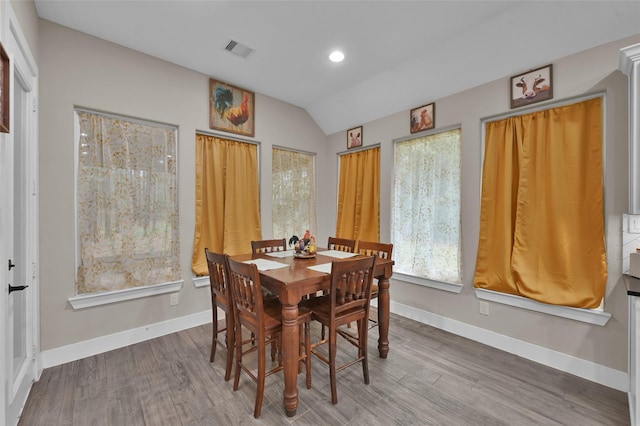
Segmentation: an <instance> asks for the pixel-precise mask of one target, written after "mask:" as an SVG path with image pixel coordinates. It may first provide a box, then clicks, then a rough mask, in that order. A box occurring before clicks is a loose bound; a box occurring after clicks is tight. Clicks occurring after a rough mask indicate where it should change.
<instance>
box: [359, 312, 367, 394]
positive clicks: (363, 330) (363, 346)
mask: <svg viewBox="0 0 640 426" xmlns="http://www.w3.org/2000/svg"><path fill="white" fill-rule="evenodd" d="M368 325H369V324H368V321H362V320H360V321H358V334H359V335H360V336H359V338H358V343H359V347H358V352H359V355H360V356H361V357H362V375H363V376H364V383H365V384H366V385H368V384H369V360H368V358H367V335H368V333H369V327H368Z"/></svg>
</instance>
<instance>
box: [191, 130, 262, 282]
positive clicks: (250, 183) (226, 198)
mask: <svg viewBox="0 0 640 426" xmlns="http://www.w3.org/2000/svg"><path fill="white" fill-rule="evenodd" d="M258 154H259V152H258V145H257V144H256V143H252V142H243V141H239V140H233V139H225V138H221V137H217V136H215V135H206V134H201V133H196V164H195V172H196V229H195V236H194V241H193V256H192V258H191V269H192V271H193V273H194V274H195V275H196V276H207V275H209V269H208V267H207V259H206V258H205V254H204V249H205V248H208V249H209V250H211V251H213V252H216V253H226V254H229V255H235V254H240V253H251V241H252V240H260V239H262V228H261V223H260V183H259V181H260V173H259V167H258V158H259V155H258Z"/></svg>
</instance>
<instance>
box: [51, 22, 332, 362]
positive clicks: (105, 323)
mask: <svg viewBox="0 0 640 426" xmlns="http://www.w3.org/2000/svg"><path fill="white" fill-rule="evenodd" d="M40 44H41V52H40V63H39V66H40V87H41V90H40V93H41V96H40V98H41V99H40V108H41V109H40V129H41V130H40V167H39V171H40V209H41V210H40V212H41V213H40V230H41V235H40V248H41V254H40V259H41V268H40V277H41V281H40V282H41V293H40V294H41V298H40V300H41V327H42V329H41V330H42V331H41V333H42V334H41V348H42V350H43V351H45V350H47V349H52V348H56V347H60V346H64V345H68V344H71V343H74V342H79V341H83V340H86V339H90V338H95V337H99V336H103V335H107V334H111V333H116V332H119V331H123V330H129V329H133V328H137V327H141V326H144V325H147V324H152V323H156V322H160V321H164V320H169V319H172V318H177V317H180V316H184V315H188V314H192V313H196V312H200V311H203V310H206V309H210V307H211V306H210V305H211V303H210V298H209V289H208V288H206V287H203V288H195V287H194V285H193V283H192V274H191V255H192V247H193V236H194V229H195V171H194V165H195V133H196V131H197V130H201V131H210V130H209V118H208V112H209V101H208V90H209V77H208V76H205V75H202V74H199V73H196V72H193V71H189V70H187V69H185V68H181V67H179V66H176V65H173V64H170V63H167V62H164V61H161V60H159V59H155V58H152V57H150V56H146V55H142V54H140V53H137V52H135V51H132V50H129V49H126V48H122V47H119V46H117V45H115V44H111V43H107V42H104V41H102V40H99V39H97V38H94V37H90V36H87V35H84V34H82V33H79V32H76V31H73V30H70V29H68V28H65V27H62V26H59V25H57V24H53V23H51V22H49V21H45V20H41V21H40ZM248 89H250V88H248ZM74 106H82V107H86V108H92V109H97V110H101V111H107V112H113V113H118V114H123V115H128V116H132V117H139V118H143V119H148V120H154V121H159V122H164V123H170V124H175V125H177V126H178V127H179V131H178V132H179V133H178V138H179V140H178V145H179V147H178V156H179V157H178V161H179V163H178V167H179V169H178V170H179V205H180V240H181V241H180V242H181V247H182V250H181V263H182V269H183V278H184V282H185V284H184V287H183V289H182V291H181V294H180V303H179V305H177V306H171V307H170V306H169V296H168V295H160V296H154V297H148V298H145V299H138V300H132V301H127V302H121V303H117V304H111V305H106V306H100V307H94V308H88V309H84V310H78V311H74V310H73V309H72V308H71V306H70V305H69V304H68V303H67V299H68V298H69V297H72V296H74V295H75V284H74V282H75V281H74V280H75V265H74V256H75V244H74V232H75V231H74V226H75V223H74V216H75V213H74V138H73V109H74ZM256 136H257V137H256V138H255V139H256V141H259V142H260V143H261V148H260V159H261V164H262V165H261V200H262V223H263V234H264V235H263V236H264V237H265V238H268V237H270V236H271V147H272V145H274V144H276V145H281V146H289V147H296V148H299V149H304V150H305V151H309V152H318V151H319V150H321V151H324V150H325V149H326V148H325V147H326V136H325V135H324V133H323V132H322V131H321V130H320V128H319V127H318V126H317V125H316V124H315V122H314V121H313V120H311V118H310V117H309V115H308V114H307V112H306V111H304V110H303V109H301V108H298V107H294V106H292V105H290V104H286V103H283V102H280V101H277V100H275V99H272V98H268V97H266V96H262V95H260V94H256ZM323 161H324V156H321V158H319V159H318V169H319V170H323V169H326V164H324V162H323Z"/></svg>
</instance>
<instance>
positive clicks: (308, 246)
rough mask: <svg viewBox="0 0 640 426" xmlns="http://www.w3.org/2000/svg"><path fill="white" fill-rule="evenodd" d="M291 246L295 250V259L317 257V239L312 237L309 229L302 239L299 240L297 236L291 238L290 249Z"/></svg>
mask: <svg viewBox="0 0 640 426" xmlns="http://www.w3.org/2000/svg"><path fill="white" fill-rule="evenodd" d="M291 246H293V248H294V249H295V253H294V254H293V255H294V257H296V258H298V259H311V258H312V257H316V237H315V236H314V235H311V232H309V230H308V229H307V230H306V232H305V233H304V236H303V237H302V238H298V236H297V235H294V236H292V237H291V238H289V247H291Z"/></svg>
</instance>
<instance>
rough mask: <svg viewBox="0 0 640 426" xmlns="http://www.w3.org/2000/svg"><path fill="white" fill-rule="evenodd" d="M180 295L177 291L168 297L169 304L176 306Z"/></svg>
mask: <svg viewBox="0 0 640 426" xmlns="http://www.w3.org/2000/svg"><path fill="white" fill-rule="evenodd" d="M179 296H180V295H179V294H178V293H173V294H172V295H171V297H170V298H169V306H176V305H177V304H178V302H179V300H180V297H179Z"/></svg>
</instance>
